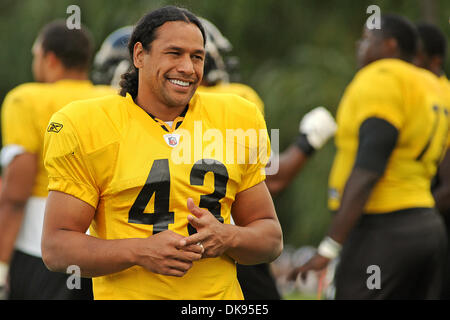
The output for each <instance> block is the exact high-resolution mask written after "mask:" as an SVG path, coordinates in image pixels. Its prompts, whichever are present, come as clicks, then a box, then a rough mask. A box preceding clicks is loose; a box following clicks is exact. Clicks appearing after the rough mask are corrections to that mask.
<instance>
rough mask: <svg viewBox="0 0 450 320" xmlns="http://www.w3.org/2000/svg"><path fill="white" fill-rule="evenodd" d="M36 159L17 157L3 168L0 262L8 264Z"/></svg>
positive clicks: (26, 154)
mask: <svg viewBox="0 0 450 320" xmlns="http://www.w3.org/2000/svg"><path fill="white" fill-rule="evenodd" d="M36 168H37V157H36V155H35V154H32V153H22V154H20V155H17V156H16V157H15V158H14V159H13V160H12V161H11V163H10V164H9V165H8V166H7V167H6V168H4V171H3V179H2V187H1V191H0V261H1V262H4V263H9V260H10V258H11V254H12V251H13V249H14V243H15V241H16V237H17V234H18V232H19V230H20V226H21V225H22V219H23V216H24V210H25V205H26V203H27V200H28V198H29V197H30V196H31V192H32V189H33V184H34V180H35V177H36Z"/></svg>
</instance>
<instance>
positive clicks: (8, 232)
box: [0, 199, 25, 263]
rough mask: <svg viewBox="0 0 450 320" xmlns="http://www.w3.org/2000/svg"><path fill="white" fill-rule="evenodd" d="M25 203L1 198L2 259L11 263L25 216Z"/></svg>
mask: <svg viewBox="0 0 450 320" xmlns="http://www.w3.org/2000/svg"><path fill="white" fill-rule="evenodd" d="M24 207H25V204H24V203H23V204H22V203H20V204H17V203H12V202H9V201H5V200H4V199H0V261H1V262H4V263H9V261H10V259H11V255H12V252H13V250H14V244H15V242H16V238H17V234H18V233H19V230H20V226H21V225H22V220H23V216H24Z"/></svg>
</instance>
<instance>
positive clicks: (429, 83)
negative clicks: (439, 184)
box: [291, 14, 449, 299]
mask: <svg viewBox="0 0 450 320" xmlns="http://www.w3.org/2000/svg"><path fill="white" fill-rule="evenodd" d="M417 44H418V35H417V31H416V29H415V27H414V25H412V23H411V22H409V21H408V20H407V19H405V18H403V17H400V16H396V15H389V14H385V15H382V16H381V29H368V28H365V29H364V31H363V37H362V39H361V41H360V42H359V46H358V59H357V60H358V64H359V67H360V70H359V71H358V73H357V74H356V75H355V77H354V79H353V81H352V82H351V83H350V85H349V86H348V87H347V89H346V91H345V93H344V95H343V97H342V100H341V103H340V105H339V108H338V113H337V123H338V130H337V133H336V146H337V153H336V156H335V159H334V162H333V167H332V170H331V173H330V178H329V207H330V209H331V210H335V211H337V213H336V214H335V216H334V218H333V220H332V223H331V226H330V228H329V232H328V234H327V236H326V237H325V238H324V239H323V241H322V242H321V243H320V245H319V247H318V252H317V254H316V255H315V256H314V257H312V258H311V259H310V260H309V261H308V262H306V263H305V264H304V265H303V266H301V267H299V268H296V269H294V270H293V272H292V273H291V279H295V278H296V277H297V275H298V274H301V276H302V277H303V278H305V277H306V275H307V273H308V272H309V271H311V270H322V269H323V268H325V267H326V266H327V264H328V263H329V261H330V259H333V258H336V257H337V256H339V259H340V261H339V265H338V266H337V269H336V274H335V277H336V278H335V279H336V281H335V283H336V299H437V298H439V295H440V290H441V286H442V280H443V271H444V270H443V268H444V262H445V250H446V245H447V239H446V236H445V228H444V224H443V221H442V219H441V217H440V215H439V214H438V212H437V210H436V209H435V202H434V199H433V196H432V194H431V180H432V178H433V176H434V175H435V174H436V170H437V166H438V164H439V162H440V160H441V159H442V156H443V151H444V147H445V144H446V142H447V138H448V127H449V123H448V121H449V120H448V109H447V103H446V101H445V97H444V95H443V94H442V91H441V87H440V83H439V80H438V78H437V77H436V76H435V75H434V74H432V73H431V72H429V71H427V70H424V69H421V68H417V67H416V66H414V65H413V64H412V61H413V59H414V57H415V55H416V50H417ZM373 270H375V271H373ZM376 270H378V272H377V271H376Z"/></svg>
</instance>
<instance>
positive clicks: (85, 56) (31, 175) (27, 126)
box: [0, 21, 114, 299]
mask: <svg viewBox="0 0 450 320" xmlns="http://www.w3.org/2000/svg"><path fill="white" fill-rule="evenodd" d="M92 51H93V44H92V40H91V35H90V33H89V31H88V30H87V29H86V28H84V27H83V28H81V29H74V30H69V29H68V28H67V27H66V23H65V21H54V22H51V23H49V24H47V25H46V26H45V27H44V28H43V29H42V30H41V31H40V32H39V35H38V37H37V39H36V41H35V43H34V45H33V49H32V54H33V64H32V69H33V75H34V78H35V80H36V82H34V83H26V84H22V85H20V86H18V87H16V88H15V89H13V90H11V92H9V93H8V95H7V96H6V98H5V100H4V102H3V106H2V139H3V148H2V150H1V156H0V159H1V165H2V168H3V178H2V188H1V192H0V265H1V270H0V284H4V283H5V281H6V280H5V279H6V278H5V277H6V274H7V273H8V272H7V270H8V268H9V298H10V299H78V298H80V299H85V298H89V297H92V293H91V292H90V286H91V285H90V279H86V280H82V283H81V289H80V290H76V289H75V290H69V288H68V287H67V285H66V280H67V277H68V276H67V275H64V274H59V273H54V272H50V271H48V270H47V268H46V267H45V266H44V263H43V262H42V254H41V244H40V243H41V233H42V225H43V220H44V208H45V203H46V197H47V195H48V192H47V185H48V178H47V173H46V171H45V169H44V164H43V159H42V150H43V142H44V133H45V131H46V130H48V131H52V132H58V131H59V130H61V127H58V126H54V125H53V126H52V125H50V126H49V125H48V122H49V120H50V117H51V115H52V114H53V113H54V112H56V111H57V110H59V109H60V108H62V107H63V106H64V105H66V104H67V103H69V102H71V101H74V100H77V99H85V98H92V97H97V96H101V95H105V94H112V93H114V91H113V90H112V89H111V88H110V87H109V86H108V87H95V86H94V85H93V84H92V83H91V82H90V81H89V80H88V71H89V67H90V63H91V58H92Z"/></svg>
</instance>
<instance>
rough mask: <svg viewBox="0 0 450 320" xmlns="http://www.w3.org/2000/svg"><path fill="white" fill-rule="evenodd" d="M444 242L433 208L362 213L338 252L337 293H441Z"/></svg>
mask: <svg viewBox="0 0 450 320" xmlns="http://www.w3.org/2000/svg"><path fill="white" fill-rule="evenodd" d="M446 248H447V236H446V232H445V227H444V223H443V221H442V218H441V217H440V215H439V214H438V213H437V211H436V210H435V209H431V208H414V209H407V210H402V211H397V212H393V213H386V214H372V215H363V216H362V217H361V219H360V221H359V222H358V224H357V225H356V226H355V228H353V230H352V231H351V233H350V235H349V237H348V239H347V241H346V242H345V243H344V247H343V249H342V252H341V256H340V262H339V265H338V266H337V269H336V277H335V285H336V299H416V300H422V299H439V296H440V291H441V287H442V281H443V274H444V268H445V257H446ZM377 277H378V279H377Z"/></svg>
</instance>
